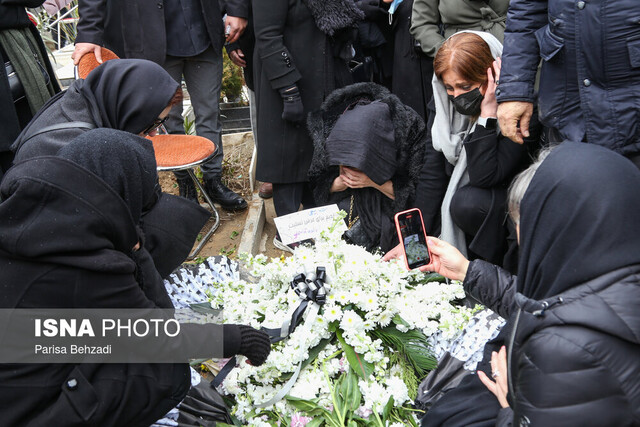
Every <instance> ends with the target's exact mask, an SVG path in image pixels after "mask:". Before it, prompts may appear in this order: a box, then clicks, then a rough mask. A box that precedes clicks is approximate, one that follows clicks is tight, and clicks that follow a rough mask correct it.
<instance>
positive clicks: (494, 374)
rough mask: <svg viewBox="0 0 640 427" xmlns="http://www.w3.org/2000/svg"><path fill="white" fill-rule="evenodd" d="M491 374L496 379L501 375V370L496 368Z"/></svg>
mask: <svg viewBox="0 0 640 427" xmlns="http://www.w3.org/2000/svg"><path fill="white" fill-rule="evenodd" d="M491 376H492V377H493V378H494V379H495V378H498V377H499V376H500V371H497V370H496V371H493V372H492V373H491Z"/></svg>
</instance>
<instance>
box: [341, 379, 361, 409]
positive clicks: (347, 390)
mask: <svg viewBox="0 0 640 427" xmlns="http://www.w3.org/2000/svg"><path fill="white" fill-rule="evenodd" d="M341 393H342V396H343V398H344V400H345V403H346V406H347V409H348V410H350V411H352V412H353V411H355V410H356V409H358V407H359V406H360V400H361V399H362V394H361V393H360V387H358V377H357V376H356V374H355V373H354V372H353V370H352V369H349V373H348V374H347V375H346V377H345V379H344V381H343V383H342V387H341Z"/></svg>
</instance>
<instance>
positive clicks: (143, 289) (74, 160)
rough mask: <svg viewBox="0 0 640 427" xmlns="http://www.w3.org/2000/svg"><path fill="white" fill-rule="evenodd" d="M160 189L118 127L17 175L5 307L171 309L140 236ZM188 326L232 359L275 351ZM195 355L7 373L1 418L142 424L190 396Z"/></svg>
mask: <svg viewBox="0 0 640 427" xmlns="http://www.w3.org/2000/svg"><path fill="white" fill-rule="evenodd" d="M156 182H157V173H156V162H155V157H154V152H153V148H152V146H151V144H149V142H148V141H146V140H144V139H142V138H140V137H138V136H135V135H132V134H130V133H126V132H121V131H115V130H110V129H96V130H92V131H89V132H86V133H84V134H83V135H81V136H80V137H78V138H76V139H75V140H73V141H71V142H70V143H69V144H67V145H66V146H65V147H63V148H62V149H61V150H60V152H59V154H58V156H43V157H37V158H33V159H29V160H26V161H24V162H21V163H19V164H16V165H15V166H14V167H13V168H11V169H10V170H9V171H8V173H7V174H6V175H5V178H4V180H3V181H2V185H1V186H0V198H1V200H2V202H1V203H0V236H1V238H0V283H2V294H1V295H0V308H3V309H18V308H69V309H72V308H89V309H133V308H136V309H153V308H170V309H171V308H173V307H172V304H171V301H170V300H169V297H168V295H167V293H166V290H165V288H164V285H163V281H162V279H161V278H160V275H159V273H158V271H157V270H156V268H155V266H154V263H153V262H152V261H151V258H150V256H149V253H148V252H147V251H146V249H145V248H144V245H142V244H141V243H142V240H143V238H144V236H143V235H142V233H141V232H140V229H139V228H138V227H137V226H138V223H139V221H140V216H141V212H142V211H143V210H144V209H145V206H146V205H148V204H149V203H150V202H152V201H153V199H154V197H155V186H156ZM172 267H176V266H175V265H174V266H172ZM192 326H193V327H196V328H200V329H199V331H200V332H201V333H202V334H203V335H202V336H205V337H208V336H213V335H215V334H218V335H217V336H219V334H220V333H223V334H224V335H223V352H224V354H225V355H227V356H230V355H233V354H244V355H245V356H247V357H248V358H249V360H250V361H251V362H252V363H253V364H256V365H259V364H261V363H263V362H264V361H265V359H266V357H267V355H268V354H269V350H270V343H269V337H268V336H267V335H266V334H265V333H264V332H261V331H258V330H256V329H253V328H251V327H249V326H244V325H212V324H205V325H192ZM220 328H222V331H220ZM216 331H217V332H216ZM0 336H4V334H1V335H0ZM181 342H182V343H185V341H181ZM186 343H187V344H189V345H188V346H185V348H186V347H188V348H189V349H190V350H188V351H189V352H190V351H194V352H197V353H201V354H207V353H208V354H214V353H219V352H220V348H219V341H218V342H215V341H214V340H207V339H203V340H200V341H197V342H194V341H193V340H192V341H186ZM194 344H195V345H194ZM167 345H170V343H167ZM189 356H190V355H185V362H184V363H176V364H153V363H134V364H115V363H107V364H97V363H82V364H62V363H57V364H11V365H10V364H3V365H0V401H2V402H3V405H2V408H1V409H0V418H1V419H2V423H3V425H11V426H17V425H21V426H53V425H60V426H62V425H65V426H66V425H93V426H144V427H146V426H148V425H150V424H151V423H153V422H154V421H156V420H157V419H159V418H161V417H162V416H163V415H164V414H165V413H166V412H167V411H169V410H170V409H171V408H173V407H174V406H176V404H177V403H179V402H180V401H181V400H182V399H183V397H184V396H185V394H186V393H187V391H188V390H189V385H190V375H189V365H188V364H187V363H186V361H187V357H189ZM193 356H196V355H195V354H194V355H193Z"/></svg>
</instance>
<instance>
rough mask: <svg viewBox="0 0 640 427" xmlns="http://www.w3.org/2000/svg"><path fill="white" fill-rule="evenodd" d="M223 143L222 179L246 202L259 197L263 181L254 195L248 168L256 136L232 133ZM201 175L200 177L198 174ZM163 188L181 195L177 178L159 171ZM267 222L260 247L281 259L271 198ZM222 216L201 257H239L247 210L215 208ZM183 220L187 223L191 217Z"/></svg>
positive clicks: (258, 184) (206, 226)
mask: <svg viewBox="0 0 640 427" xmlns="http://www.w3.org/2000/svg"><path fill="white" fill-rule="evenodd" d="M223 144H224V162H223V164H222V167H223V171H222V180H223V182H224V183H225V184H226V185H227V186H228V187H229V188H231V189H232V190H233V191H235V192H236V193H238V194H240V195H242V197H244V198H245V200H247V201H250V200H252V198H253V197H258V188H259V186H260V182H257V183H256V188H255V193H251V186H250V183H249V167H250V163H251V155H252V153H253V136H252V134H251V133H250V132H248V133H244V134H232V135H224V136H223ZM198 175H199V174H198ZM159 176H160V185H161V186H162V190H163V191H164V192H166V193H169V194H175V195H177V194H178V184H177V182H176V179H175V176H174V175H173V173H171V172H160V173H159ZM200 201H201V202H203V203H202V206H203V207H205V208H206V207H208V206H207V204H206V203H204V199H203V198H202V196H200ZM265 202H266V203H265V205H266V214H267V221H266V223H265V227H264V231H263V236H262V241H261V244H260V253H264V254H265V255H267V256H269V257H280V256H281V255H283V254H286V253H285V252H283V251H281V250H279V249H277V248H275V247H274V246H273V243H272V241H273V237H274V236H275V233H276V228H275V224H274V222H273V217H274V216H275V211H274V209H273V202H272V201H271V199H269V200H265ZM216 209H217V210H218V214H219V215H220V226H219V227H218V229H217V230H216V232H215V233H214V234H213V236H211V238H210V239H209V242H208V243H207V244H206V245H205V246H204V247H203V248H202V250H201V251H200V253H199V256H200V257H208V256H215V255H227V256H229V257H230V258H236V257H237V255H238V246H239V245H240V239H241V238H242V231H243V229H244V225H245V221H246V218H247V213H248V211H247V210H245V211H243V212H228V211H225V210H224V209H222V208H221V207H220V206H219V205H218V206H216ZM183 220H185V221H188V218H184V219H183ZM212 225H213V220H210V221H209V223H207V225H205V227H204V229H203V230H202V233H201V235H204V234H205V233H206V231H207V230H208V229H209V227H211V226H212Z"/></svg>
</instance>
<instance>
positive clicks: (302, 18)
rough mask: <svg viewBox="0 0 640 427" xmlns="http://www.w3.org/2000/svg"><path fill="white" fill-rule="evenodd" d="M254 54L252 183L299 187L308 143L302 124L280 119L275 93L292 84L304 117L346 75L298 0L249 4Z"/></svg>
mask: <svg viewBox="0 0 640 427" xmlns="http://www.w3.org/2000/svg"><path fill="white" fill-rule="evenodd" d="M252 4H253V17H254V30H255V34H256V50H255V56H254V67H255V69H254V83H255V89H256V98H257V110H258V112H259V113H258V140H259V141H260V143H259V144H258V166H257V170H256V177H257V179H259V180H260V181H266V182H274V183H293V182H304V181H306V180H307V171H308V170H309V165H310V164H311V157H312V155H313V143H312V141H311V138H310V136H309V132H308V131H307V127H306V126H305V124H304V123H291V122H288V121H285V120H283V119H282V109H283V101H282V98H281V97H280V94H279V92H278V89H280V88H285V87H288V86H291V85H293V84H297V85H298V88H299V90H300V95H301V97H302V103H303V105H304V112H305V114H308V113H309V112H311V111H314V110H316V109H318V108H319V107H320V104H322V102H323V101H324V99H325V98H326V97H327V96H328V95H329V93H331V92H332V91H333V89H335V88H336V87H337V86H342V84H340V82H336V79H338V78H339V77H340V76H343V75H344V74H345V73H346V74H348V69H347V65H346V63H345V62H344V61H342V60H340V59H338V58H335V57H334V55H333V51H334V44H333V43H332V40H331V39H330V38H329V36H327V35H326V34H324V33H323V32H322V31H320V30H319V29H318V27H317V25H316V23H315V21H314V19H313V16H312V15H311V12H310V11H309V8H308V7H307V5H306V2H305V1H303V0H275V1H264V0H253V2H252Z"/></svg>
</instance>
